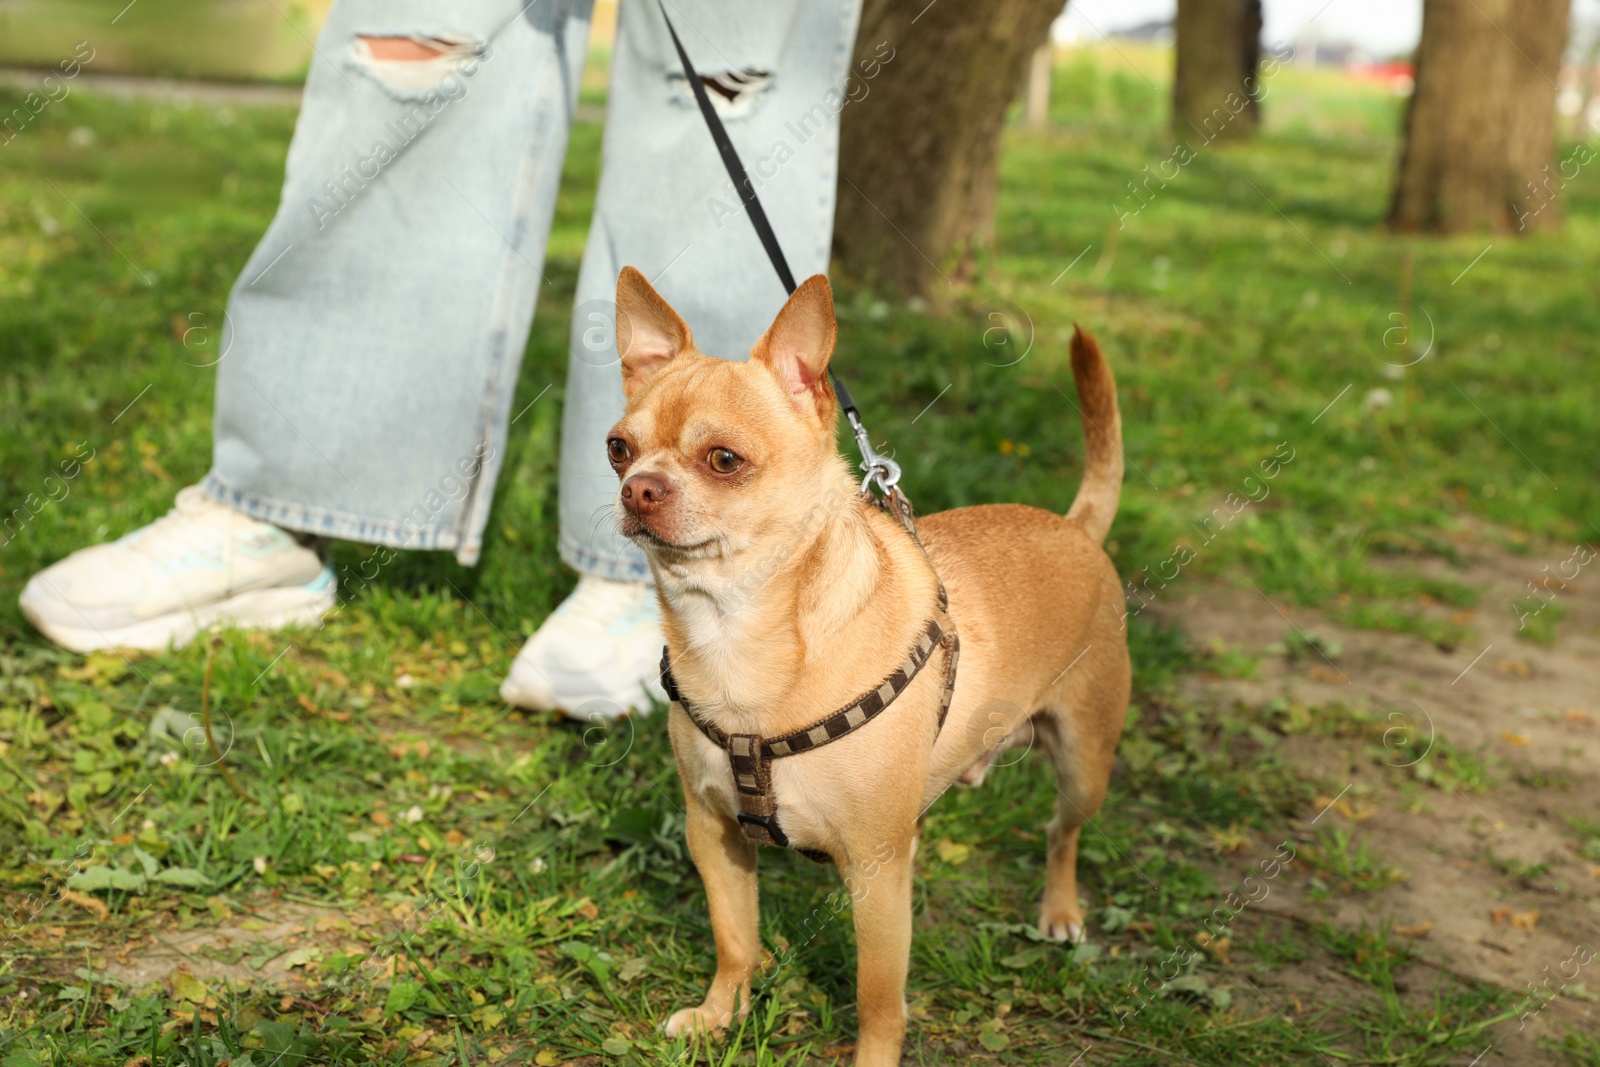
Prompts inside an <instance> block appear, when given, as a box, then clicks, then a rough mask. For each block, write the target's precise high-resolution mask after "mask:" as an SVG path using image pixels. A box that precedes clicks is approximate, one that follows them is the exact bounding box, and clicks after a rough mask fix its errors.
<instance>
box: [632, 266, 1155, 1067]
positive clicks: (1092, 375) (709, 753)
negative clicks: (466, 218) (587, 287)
mask: <svg viewBox="0 0 1600 1067" xmlns="http://www.w3.org/2000/svg"><path fill="white" fill-rule="evenodd" d="M836 335H837V329H836V327H835V324H834V316H833V298H832V293H831V292H830V290H829V288H828V283H827V280H826V279H825V278H823V277H822V276H821V275H818V276H816V277H813V278H811V279H809V280H808V281H807V282H806V283H805V284H804V285H802V286H801V287H800V288H799V289H798V290H796V292H795V293H794V295H793V296H792V297H790V299H789V302H788V303H787V304H786V305H785V306H784V308H783V310H782V311H781V312H780V313H779V314H778V317H777V320H776V321H775V322H774V323H773V324H772V327H771V329H769V330H768V331H767V333H766V335H765V336H764V337H762V338H761V340H760V341H759V342H757V344H756V346H755V348H754V349H752V351H751V354H750V360H749V362H746V363H738V362H731V361H728V360H724V359H717V358H712V357H708V356H706V355H703V354H702V353H701V352H699V351H698V350H697V349H696V348H695V347H694V342H693V340H692V338H691V336H690V332H689V327H688V326H687V325H686V324H685V323H684V321H683V319H682V318H680V317H679V316H678V315H677V313H676V312H674V311H673V310H672V309H671V308H670V307H668V306H667V304H666V302H665V301H664V300H662V298H661V297H660V295H658V294H657V293H656V291H655V290H654V289H652V288H651V287H650V284H649V283H648V282H647V281H645V279H644V276H643V275H641V274H640V273H639V272H638V271H636V270H634V269H633V268H631V267H629V268H626V269H624V270H623V272H622V275H621V277H620V278H619V279H618V281H617V343H618V350H619V351H620V352H622V353H623V357H622V375H623V388H624V391H625V393H626V395H627V402H628V406H627V412H626V414H625V415H624V416H623V417H622V420H621V421H620V422H618V423H617V424H616V426H615V427H613V428H612V430H611V433H610V435H609V440H608V442H607V448H608V452H609V456H610V459H611V462H612V465H613V466H614V467H615V468H616V470H617V474H618V476H619V477H620V478H621V480H622V484H621V487H620V489H619V491H618V494H617V500H616V504H615V511H616V516H617V520H618V522H619V524H620V526H621V528H622V531H623V533H624V534H625V535H627V536H628V537H630V538H631V539H632V540H633V541H634V542H635V543H636V544H638V545H639V546H640V547H641V548H643V549H644V551H645V554H646V555H647V556H648V557H649V560H650V566H651V570H652V572H653V573H654V575H655V579H656V588H657V590H658V592H659V595H660V599H661V610H662V618H663V626H664V629H665V632H666V637H667V645H668V648H669V649H670V656H671V663H672V670H673V674H674V676H675V679H676V683H677V686H678V689H679V691H680V692H681V693H682V695H683V697H684V698H685V699H686V700H688V702H689V703H690V705H691V706H692V708H693V713H694V715H695V716H697V717H698V719H699V720H700V722H702V723H707V724H709V725H710V727H712V728H713V729H714V730H720V731H721V732H722V733H723V734H726V735H734V734H759V735H761V736H762V737H765V738H775V737H779V736H780V735H783V734H787V733H789V732H790V731H795V730H800V729H802V728H805V727H809V726H811V725H812V724H814V723H816V722H817V721H818V720H820V719H823V718H824V717H826V716H828V715H829V714H830V713H832V712H834V711H836V710H837V709H840V708H842V707H845V706H846V705H848V704H849V703H850V702H851V701H853V700H855V699H856V698H857V697H859V696H861V695H862V694H863V693H867V692H869V691H871V690H873V689H874V688H876V687H878V686H879V685H880V683H883V682H884V680H885V679H886V678H888V677H890V676H891V672H893V671H894V669H895V668H896V667H897V666H898V665H899V664H900V663H901V662H902V661H903V660H904V659H905V658H906V655H907V650H908V649H910V648H912V647H913V645H914V643H915V642H916V641H917V639H918V637H919V636H920V635H921V634H922V633H923V632H924V629H925V627H926V626H927V625H928V620H929V619H930V617H932V616H933V615H934V613H935V610H936V608H935V605H936V598H937V592H938V583H939V580H940V579H942V580H943V583H944V586H945V587H946V588H947V589H948V591H949V599H950V609H949V612H950V617H951V618H953V619H954V621H955V624H956V627H957V628H958V631H959V634H960V642H961V646H960V648H961V651H960V658H959V672H958V674H957V684H956V689H955V699H954V703H953V705H952V706H951V708H950V711H949V715H948V719H947V720H946V721H945V723H944V725H943V728H942V729H940V728H939V727H938V716H939V707H940V703H941V697H942V695H943V691H944V669H945V663H944V656H945V651H944V650H942V649H940V648H934V649H933V650H932V654H931V656H930V658H929V659H928V661H927V669H926V670H922V671H921V672H920V673H918V674H916V675H915V677H914V679H913V680H912V681H911V682H910V684H909V685H908V686H907V687H906V688H905V689H904V691H903V692H901V693H899V695H898V697H897V698H896V699H894V700H893V702H892V703H891V704H890V705H889V706H888V707H886V708H884V709H883V710H882V712H881V714H879V715H877V716H876V717H875V718H873V719H871V720H869V721H867V722H865V723H864V724H863V725H861V727H860V728H859V729H854V730H851V731H850V732H849V733H847V734H844V735H843V736H840V737H838V738H837V739H836V740H833V741H831V742H830V743H827V744H825V745H824V746H822V747H818V748H816V749H814V750H812V751H802V752H798V753H797V754H795V755H793V756H790V757H789V758H785V759H774V760H772V761H771V762H770V763H769V764H768V771H769V773H770V782H771V796H772V798H773V799H774V800H775V802H776V818H778V819H780V820H781V824H782V829H783V830H784V831H785V832H786V833H787V836H788V838H789V840H790V842H791V843H792V845H793V846H795V847H798V848H802V849H806V850H811V851H814V852H819V853H826V854H827V856H828V857H829V858H831V859H832V860H833V862H834V863H835V864H837V865H838V867H839V869H840V871H841V872H842V873H843V874H844V877H845V881H846V884H847V886H848V887H849V890H850V894H851V901H852V910H853V914H854V919H855V931H856V941H857V946H858V950H859V966H858V972H857V975H858V981H857V995H858V1012H859V1027H860V1038H859V1041H858V1043H857V1048H856V1060H855V1062H856V1063H857V1064H866V1065H878V1064H896V1063H898V1062H899V1060H900V1045H901V1041H902V1039H903V1037H904V1034H905V1023H906V1008H905V999H904V994H905V982H906V970H907V967H908V965H909V960H910V949H911V912H912V908H911V876H912V857H913V854H914V850H915V845H916V840H917V835H918V832H919V829H920V825H921V816H922V813H923V812H924V811H925V810H926V809H927V807H928V805H929V804H931V803H932V802H933V801H934V800H935V799H937V798H938V797H939V795H940V794H941V793H943V792H944V790H945V789H946V788H948V787H949V786H950V785H951V783H952V782H955V781H956V780H957V779H958V778H960V777H961V776H962V775H963V774H968V775H969V776H975V777H978V778H980V779H981V774H982V771H983V770H984V769H985V767H986V766H987V764H988V763H989V762H990V761H991V760H992V759H993V756H994V753H995V752H996V751H997V750H998V749H999V748H1000V747H1002V745H1003V744H1005V743H1006V742H1007V740H1008V739H1010V738H1012V737H1013V736H1014V735H1018V734H1019V733H1020V734H1021V735H1022V736H1027V735H1028V732H1029V731H1031V732H1032V733H1033V735H1034V736H1036V737H1037V738H1038V740H1039V741H1040V742H1041V743H1042V745H1043V746H1044V748H1045V749H1046V750H1047V751H1048V753H1049V755H1050V757H1051V758H1052V759H1053V760H1054V762H1055V767H1056V773H1057V790H1058V792H1059V794H1060V797H1059V799H1058V801H1057V804H1056V810H1055V818H1054V819H1053V820H1052V821H1051V823H1050V826H1049V846H1048V849H1049V850H1048V856H1047V860H1046V875H1045V891H1044V901H1043V905H1042V907H1041V911H1040V917H1039V928H1040V929H1041V930H1042V931H1044V932H1045V933H1046V934H1047V935H1049V936H1050V937H1053V938H1056V939H1058V940H1070V941H1077V940H1081V938H1082V936H1083V910H1082V907H1081V906H1080V905H1079V903H1078V894H1077V872H1076V867H1077V857H1078V831H1079V828H1080V827H1081V826H1082V825H1083V824H1084V823H1085V822H1086V821H1087V820H1088V819H1089V818H1090V817H1091V816H1092V815H1093V814H1094V813H1095V811H1096V810H1097V809H1098V808H1099V806H1100V802H1101V800H1102V799H1104V797H1105V793H1106V784H1107V781H1108V779H1109V778H1110V775H1111V763H1112V758H1113V756H1114V754H1115V752H1116V747H1117V741H1118V738H1119V737H1120V735H1121V732H1122V724H1123V717H1124V714H1125V711H1126V709H1127V703H1128V685H1129V667H1128V651H1127V642H1126V635H1125V633H1124V630H1123V626H1122V616H1123V594H1122V586H1121V584H1120V582H1119V581H1118V578H1117V573H1116V570H1115V568H1114V567H1113V566H1112V564H1111V561H1110V559H1108V558H1107V556H1106V554H1105V552H1104V551H1102V550H1101V547H1100V546H1101V542H1102V541H1104V539H1105V536H1106V531H1107V530H1108V529H1109V528H1110V526H1111V520H1112V517H1113V515H1114V514H1115V513H1116V508H1117V500H1118V497H1119V495H1120V492H1121V482H1122V454H1121V448H1120V440H1121V423H1120V420H1119V416H1118V414H1117V403H1116V387H1115V385H1114V384H1113V382H1112V379H1111V372H1110V370H1109V369H1108V368H1107V366H1106V363H1105V360H1104V359H1103V358H1102V357H1101V355H1100V351H1099V349H1098V348H1097V347H1096V345H1095V343H1094V341H1093V339H1092V338H1090V337H1089V336H1088V335H1087V334H1084V333H1082V332H1079V333H1077V334H1076V335H1075V336H1074V337H1073V340H1072V370H1073V376H1074V378H1075V380H1076V382H1077V387H1078V393H1079V396H1080V397H1081V399H1082V401H1083V419H1084V422H1085V427H1084V436H1085V440H1086V443H1087V449H1086V451H1087V457H1088V458H1087V470H1086V472H1085V476H1084V481H1083V484H1082V487H1081V488H1080V489H1079V491H1078V495H1077V499H1076V500H1075V501H1074V502H1073V505H1072V509H1071V510H1070V511H1069V512H1068V513H1067V516H1066V517H1065V518H1062V517H1061V516H1058V515H1055V514H1052V513H1050V512H1046V511H1041V510H1039V509H1037V508H1031V507H1025V506H1021V505H1015V504H997V505H987V506H983V507H971V508H961V509H959V510H956V511H947V512H943V513H940V514H937V515H930V516H928V517H926V518H923V519H921V520H920V521H919V523H918V527H917V529H918V533H919V535H920V537H921V539H922V541H923V543H924V545H925V546H926V555H924V552H923V550H922V549H920V548H919V547H918V546H917V543H916V542H915V541H913V540H912V538H911V537H910V536H909V535H908V534H907V532H906V531H905V530H904V529H903V528H902V527H901V526H900V525H899V524H897V523H896V521H895V520H894V519H893V518H891V517H890V516H888V515H887V514H885V513H884V512H883V511H880V510H878V509H877V508H875V507H873V506H872V505H871V504H869V503H868V502H867V501H865V500H864V499H863V498H862V497H861V495H860V494H859V491H858V487H857V484H856V482H855V480H854V479H853V478H852V476H851V473H850V469H849V466H848V464H847V463H846V461H845V460H844V458H843V457H841V456H840V455H839V452H838V449H837V447H836V445H835V441H834V423H835V419H836V416H837V412H838V404H837V401H836V400H835V397H834V393H833V390H832V388H831V387H830V386H829V384H828V379H827V373H826V371H827V365H828V360H829V359H830V357H831V356H832V354H833V347H834V340H835V337H836ZM930 561H931V566H930ZM936 575H937V576H936ZM668 728H669V731H670V733H671V737H672V747H673V751H674V753H675V754H676V756H677V761H678V770H679V772H680V774H681V775H682V778H683V792H684V800H685V803H686V805H687V812H688V838H689V850H690V853H691V854H692V855H693V857H694V862H695V865H696V866H697V867H698V868H699V870H700V876H701V878H702V879H703V880H704V882H705V889H706V898H707V902H708V903H709V905H710V910H711V926H712V931H713V934H714V936H715V938H716V946H717V970H716V975H715V977H714V978H713V979H712V981H711V988H710V990H709V991H708V992H707V994H706V998H705V1001H704V1003H702V1004H700V1005H699V1006H698V1007H693V1008H685V1009H684V1010H682V1011H679V1012H677V1013H676V1014H674V1015H673V1016H672V1017H671V1018H670V1019H668V1020H667V1022H666V1024H665V1030H666V1032H667V1033H668V1034H680V1033H686V1032H689V1031H692V1030H695V1029H705V1030H711V1029H716V1028H719V1027H722V1026H725V1025H727V1024H728V1023H729V1022H730V1021H731V1020H732V1018H733V1015H734V1013H735V1012H736V1011H738V1012H740V1013H742V1012H743V1011H744V1010H746V1008H747V1007H748V1003H749V997H750V980H751V976H752V974H753V973H754V972H755V971H756V970H757V968H758V967H759V966H760V965H761V962H762V955H763V954H762V948H761V941H760V937H759V934H758V932H757V903H756V852H757V846H756V844H755V843H754V842H753V841H751V840H750V838H749V837H747V836H746V831H745V827H744V826H743V825H742V824H741V821H740V819H739V812H740V804H739V801H738V799H737V797H736V794H735V783H734V778H733V773H732V771H731V770H730V763H729V754H728V752H727V751H725V750H724V749H723V748H722V747H719V745H718V744H717V743H714V742H713V741H712V740H711V739H710V738H709V737H708V736H707V733H706V732H705V730H704V729H703V728H701V727H697V725H696V723H695V722H694V721H691V719H690V717H689V713H688V712H687V711H686V710H685V709H684V707H683V706H682V705H681V704H678V703H674V704H673V708H672V712H671V718H670V721H669V724H668ZM936 736H937V739H936Z"/></svg>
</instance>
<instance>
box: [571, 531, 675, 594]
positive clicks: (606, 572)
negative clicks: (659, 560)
mask: <svg viewBox="0 0 1600 1067" xmlns="http://www.w3.org/2000/svg"><path fill="white" fill-rule="evenodd" d="M559 544H560V551H561V560H562V562H563V563H565V564H566V565H567V566H569V567H571V568H572V569H573V570H575V571H577V572H578V573H579V574H584V575H589V576H591V577H595V578H610V579H612V580H613V581H618V582H647V583H653V582H654V581H655V576H654V575H652V574H651V573H650V565H649V564H648V563H646V562H645V561H644V560H642V559H627V558H624V557H618V556H602V555H600V553H598V552H596V551H595V550H594V549H592V548H587V547H585V546H583V545H580V544H578V543H577V542H576V541H574V540H572V539H571V538H569V537H567V536H566V535H565V534H563V535H562V536H561V539H560V542H559Z"/></svg>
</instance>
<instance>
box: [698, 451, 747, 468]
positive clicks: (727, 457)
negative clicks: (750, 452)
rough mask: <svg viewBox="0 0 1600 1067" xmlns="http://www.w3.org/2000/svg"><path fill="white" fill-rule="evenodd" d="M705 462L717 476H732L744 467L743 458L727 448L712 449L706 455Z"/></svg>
mask: <svg viewBox="0 0 1600 1067" xmlns="http://www.w3.org/2000/svg"><path fill="white" fill-rule="evenodd" d="M706 462H707V463H709V464H711V469H712V470H714V471H716V472H717V473H718V474H732V473H733V472H734V471H736V470H738V469H739V468H740V467H742V466H744V457H743V456H741V455H739V454H738V453H737V452H734V451H733V450H732V449H728V448H713V449H712V450H711V451H710V452H708V453H706Z"/></svg>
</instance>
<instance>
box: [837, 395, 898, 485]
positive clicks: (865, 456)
mask: <svg viewBox="0 0 1600 1067" xmlns="http://www.w3.org/2000/svg"><path fill="white" fill-rule="evenodd" d="M845 415H846V416H847V417H848V418H849V419H850V429H851V431H852V432H854V434H855V437H856V448H857V449H858V450H859V451H860V453H861V469H862V470H864V471H866V472H867V473H866V476H865V477H863V478H862V479H861V491H862V492H863V493H865V492H866V491H867V486H869V485H874V484H876V485H877V487H878V492H879V493H881V494H882V495H883V496H888V495H889V493H890V492H891V491H892V490H893V489H894V487H895V486H896V485H897V484H899V481H900V464H898V463H896V462H895V461H894V460H892V459H890V458H889V457H888V456H886V455H884V454H883V453H881V452H879V451H877V450H876V449H874V448H873V447H872V438H871V436H870V435H869V434H868V433H867V428H866V427H865V426H863V425H862V424H861V419H860V418H858V417H857V415H856V413H855V410H854V409H853V408H847V409H846V410H845Z"/></svg>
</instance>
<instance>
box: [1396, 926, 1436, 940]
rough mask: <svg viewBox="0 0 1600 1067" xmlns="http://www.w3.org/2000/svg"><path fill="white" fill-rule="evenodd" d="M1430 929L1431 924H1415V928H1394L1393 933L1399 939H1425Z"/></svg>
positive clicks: (1431, 927)
mask: <svg viewBox="0 0 1600 1067" xmlns="http://www.w3.org/2000/svg"><path fill="white" fill-rule="evenodd" d="M1432 929H1433V924H1432V923H1417V924H1416V925H1415V926H1396V927H1395V928H1394V932H1395V933H1397V934H1399V935H1400V936H1401V937H1427V936H1428V933H1429V932H1430V931H1431V930H1432Z"/></svg>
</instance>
